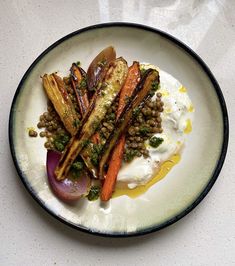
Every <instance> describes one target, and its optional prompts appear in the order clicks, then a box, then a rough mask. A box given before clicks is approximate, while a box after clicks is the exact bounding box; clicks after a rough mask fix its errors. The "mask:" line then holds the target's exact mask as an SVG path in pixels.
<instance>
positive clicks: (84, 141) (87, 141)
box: [82, 139, 91, 148]
mask: <svg viewBox="0 0 235 266" xmlns="http://www.w3.org/2000/svg"><path fill="white" fill-rule="evenodd" d="M90 143H91V141H90V140H89V139H85V140H83V142H82V147H83V148H85V147H86V146H87V145H89V144H90Z"/></svg>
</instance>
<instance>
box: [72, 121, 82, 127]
mask: <svg viewBox="0 0 235 266" xmlns="http://www.w3.org/2000/svg"><path fill="white" fill-rule="evenodd" d="M79 125H80V120H77V119H74V120H73V126H74V127H76V128H77V127H78V126H79Z"/></svg>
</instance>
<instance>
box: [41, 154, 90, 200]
mask: <svg viewBox="0 0 235 266" xmlns="http://www.w3.org/2000/svg"><path fill="white" fill-rule="evenodd" d="M60 157H61V154H60V153H58V152H56V151H52V150H49V151H48V152H47V165H46V166H47V176H48V181H49V184H50V186H51V189H52V190H53V192H54V194H55V195H56V196H57V197H58V198H59V199H61V200H63V201H67V202H68V201H75V200H77V199H79V198H80V197H82V196H85V195H87V194H88V192H89V190H90V186H91V180H90V177H89V176H88V174H87V172H85V171H83V172H82V174H81V176H80V177H79V178H78V179H77V180H71V179H70V178H69V177H67V178H65V179H64V180H62V181H57V180H56V178H55V175H54V170H55V168H56V166H57V164H58V162H59V160H60Z"/></svg>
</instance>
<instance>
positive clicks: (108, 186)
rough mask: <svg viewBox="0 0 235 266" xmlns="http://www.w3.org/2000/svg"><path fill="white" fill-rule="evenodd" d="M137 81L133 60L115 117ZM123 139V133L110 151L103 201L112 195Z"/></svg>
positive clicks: (137, 68)
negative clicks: (111, 151)
mask: <svg viewBox="0 0 235 266" xmlns="http://www.w3.org/2000/svg"><path fill="white" fill-rule="evenodd" d="M139 81H140V69H139V63H138V62H133V65H132V66H130V67H129V69H128V74H127V79H126V82H125V84H124V86H123V87H122V89H121V92H120V98H119V103H118V109H117V119H118V118H119V116H120V115H121V113H122V111H123V109H124V107H125V106H126V103H127V102H128V97H130V96H131V95H132V93H133V92H134V90H135V87H136V86H137V84H138V82H139ZM125 141H126V139H125V135H122V136H121V138H120V140H119V141H118V143H117V146H116V147H115V148H114V151H113V153H112V156H111V159H110V162H109V167H108V171H107V175H106V178H105V180H104V184H103V187H102V191H101V200H103V201H107V200H109V199H110V198H111V196H112V193H113V190H114V187H115V183H116V179H117V175H118V172H119V169H120V167H121V164H122V157H123V152H124V147H125Z"/></svg>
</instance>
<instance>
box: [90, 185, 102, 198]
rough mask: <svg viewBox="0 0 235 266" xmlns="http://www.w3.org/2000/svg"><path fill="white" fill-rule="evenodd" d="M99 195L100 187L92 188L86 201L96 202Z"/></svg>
mask: <svg viewBox="0 0 235 266" xmlns="http://www.w3.org/2000/svg"><path fill="white" fill-rule="evenodd" d="M99 195H100V187H99V186H92V187H91V189H90V192H89V194H88V195H87V198H88V200H90V201H93V200H97V199H98V198H99Z"/></svg>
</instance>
